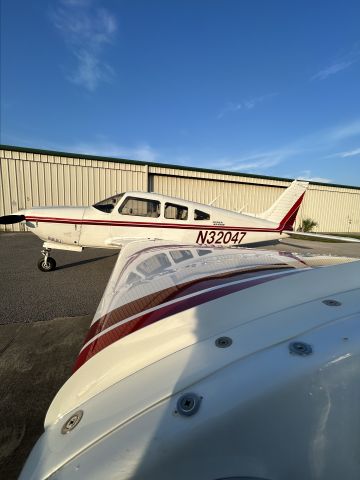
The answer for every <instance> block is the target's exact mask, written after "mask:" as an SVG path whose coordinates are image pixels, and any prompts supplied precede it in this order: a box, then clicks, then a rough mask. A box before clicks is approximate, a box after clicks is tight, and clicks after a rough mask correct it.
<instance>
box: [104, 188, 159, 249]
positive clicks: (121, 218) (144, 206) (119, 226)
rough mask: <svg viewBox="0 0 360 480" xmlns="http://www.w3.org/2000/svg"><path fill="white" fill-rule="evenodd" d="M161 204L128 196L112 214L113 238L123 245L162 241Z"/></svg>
mask: <svg viewBox="0 0 360 480" xmlns="http://www.w3.org/2000/svg"><path fill="white" fill-rule="evenodd" d="M160 213H161V204H160V202H159V201H158V200H154V199H151V198H141V197H135V196H131V195H129V196H127V197H126V198H125V199H123V201H122V202H121V204H120V205H119V206H117V208H115V209H114V210H113V212H112V214H111V217H112V225H111V236H112V237H113V238H116V239H117V240H121V242H123V244H126V243H129V242H131V241H134V240H140V239H146V238H149V239H153V238H157V239H161V238H162V225H161V217H160Z"/></svg>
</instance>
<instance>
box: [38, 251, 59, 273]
mask: <svg viewBox="0 0 360 480" xmlns="http://www.w3.org/2000/svg"><path fill="white" fill-rule="evenodd" d="M41 253H42V254H43V258H40V260H39V261H38V264H37V265H38V268H39V270H41V271H42V272H51V270H55V267H56V262H55V259H54V258H52V257H49V253H50V248H44V249H43V250H41Z"/></svg>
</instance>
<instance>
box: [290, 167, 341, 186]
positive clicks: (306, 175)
mask: <svg viewBox="0 0 360 480" xmlns="http://www.w3.org/2000/svg"><path fill="white" fill-rule="evenodd" d="M289 177H291V178H297V179H298V180H307V181H308V182H320V183H331V182H332V180H331V178H325V177H317V176H314V175H312V172H311V170H303V171H302V172H300V173H299V174H298V175H289Z"/></svg>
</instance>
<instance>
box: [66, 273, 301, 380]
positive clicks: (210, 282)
mask: <svg viewBox="0 0 360 480" xmlns="http://www.w3.org/2000/svg"><path fill="white" fill-rule="evenodd" d="M274 267H275V266H271V267H268V268H269V270H270V269H271V270H272V272H273V270H274ZM278 267H280V268H286V269H288V268H289V267H288V265H285V266H284V265H278V266H276V267H275V268H278ZM262 270H267V268H262V269H258V270H253V271H252V272H251V271H247V272H244V271H242V275H243V276H246V274H250V273H253V272H254V271H256V272H257V273H259V272H261V271H262ZM272 272H271V271H270V272H269V274H270V273H272ZM290 273H292V272H286V273H281V274H279V275H277V276H276V277H275V278H280V277H283V276H285V275H289V274H290ZM240 275H241V272H239V271H238V272H233V273H232V274H226V275H222V277H221V276H219V275H217V276H213V277H206V278H202V279H199V280H195V281H192V282H187V283H185V284H182V285H178V286H175V287H170V288H168V289H165V290H163V291H160V292H156V293H153V294H150V295H147V296H145V297H143V298H140V299H137V300H135V301H133V302H130V303H129V304H126V305H123V306H121V307H119V308H117V309H115V310H113V311H111V312H109V313H108V314H106V315H104V316H103V317H101V318H100V319H99V320H98V321H97V322H95V323H94V324H93V325H92V326H91V328H90V330H89V333H88V335H87V336H86V338H85V341H84V345H86V343H88V342H89V341H91V339H92V338H94V337H95V336H96V335H98V334H101V332H102V331H104V330H106V329H108V328H110V327H111V326H114V325H116V324H117V323H119V322H123V320H126V318H129V317H132V316H134V315H136V314H139V316H138V317H137V318H135V319H133V320H129V321H128V322H125V323H121V324H120V325H118V326H115V327H114V328H113V329H112V330H110V331H108V332H106V331H105V332H104V334H103V335H100V336H99V337H97V338H95V339H94V341H92V342H91V343H90V344H89V345H88V346H87V347H85V348H83V350H82V351H81V352H80V354H79V356H78V358H77V360H76V363H75V366H74V371H75V370H77V369H78V368H80V367H81V365H83V364H84V363H85V362H86V361H87V360H89V359H90V358H91V357H93V356H94V355H95V354H96V353H98V352H100V351H101V350H103V349H104V348H106V347H107V346H109V345H111V344H112V343H114V342H116V341H117V340H120V339H121V338H124V337H125V336H127V335H130V334H131V333H134V332H136V331H137V330H140V329H142V328H144V327H146V326H148V325H151V324H153V323H155V322H158V321H159V320H162V319H164V318H166V317H169V316H171V315H174V314H176V313H179V312H182V311H184V310H188V309H189V308H193V307H196V306H198V305H201V304H203V303H206V302H209V301H211V300H215V299H217V298H220V297H223V296H225V295H229V294H231V293H234V292H238V291H241V290H244V289H246V288H249V287H252V286H255V285H259V284H261V283H265V282H268V281H271V280H273V279H274V277H273V276H271V277H269V278H267V277H263V278H253V279H249V281H248V282H244V283H236V284H229V282H234V277H235V278H236V277H238V278H239V276H240ZM214 286H221V287H222V288H219V289H217V290H211V291H207V292H203V293H201V292H202V291H203V290H205V289H208V288H210V287H214ZM194 292H198V293H199V294H198V295H196V296H194V297H190V298H189V297H187V298H181V297H183V296H185V295H189V294H191V293H194ZM177 298H179V301H178V302H176V303H171V304H170V305H169V304H167V305H164V303H166V302H169V301H171V300H175V299H177ZM155 306H159V308H157V309H156V310H154V311H152V312H148V313H145V314H143V315H140V314H141V312H143V311H146V310H148V309H150V308H153V307H155Z"/></svg>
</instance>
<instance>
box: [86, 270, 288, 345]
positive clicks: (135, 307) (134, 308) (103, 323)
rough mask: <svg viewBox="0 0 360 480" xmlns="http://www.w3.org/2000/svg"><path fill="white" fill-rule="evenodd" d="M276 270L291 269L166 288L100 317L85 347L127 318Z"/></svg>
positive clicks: (225, 275)
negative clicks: (188, 296)
mask: <svg viewBox="0 0 360 480" xmlns="http://www.w3.org/2000/svg"><path fill="white" fill-rule="evenodd" d="M275 269H289V266H288V265H286V264H283V263H280V264H276V265H275V264H272V265H271V266H268V267H263V266H262V267H257V268H251V269H248V270H237V271H234V272H230V273H229V272H226V273H220V274H217V275H212V276H206V277H202V278H198V279H196V280H192V281H190V282H185V283H181V284H178V285H174V286H172V287H169V288H166V289H164V290H161V291H159V292H156V293H151V294H149V295H145V296H144V297H142V298H139V299H136V300H134V301H132V302H129V303H127V304H125V305H122V306H121V307H118V308H116V309H114V310H112V311H111V312H109V313H107V314H106V315H104V316H103V317H100V318H99V319H98V320H97V321H96V322H95V323H93V324H92V325H91V327H90V329H89V331H88V333H87V335H86V337H85V340H84V345H85V344H86V343H88V342H89V341H90V340H91V339H92V338H93V337H95V336H96V335H98V334H99V333H101V332H102V331H103V330H106V329H107V328H109V327H111V326H112V325H114V324H115V323H118V322H121V321H122V320H125V319H126V318H129V317H132V316H133V315H138V314H140V313H141V312H143V311H145V310H147V309H149V308H154V307H158V306H160V305H162V304H163V303H165V302H169V301H171V300H175V299H177V298H181V297H183V296H185V295H190V294H192V293H196V292H200V291H201V290H205V289H207V288H211V287H216V286H219V285H226V284H227V283H230V282H234V281H236V280H245V279H246V278H249V277H253V276H254V273H257V274H259V273H263V272H267V273H269V274H271V273H273V272H274V270H275Z"/></svg>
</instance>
